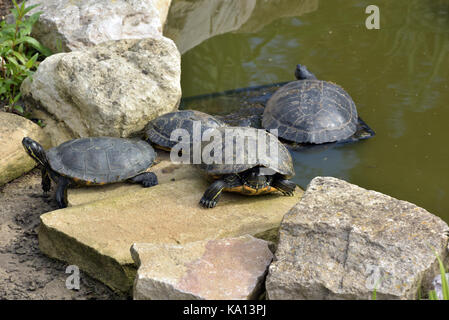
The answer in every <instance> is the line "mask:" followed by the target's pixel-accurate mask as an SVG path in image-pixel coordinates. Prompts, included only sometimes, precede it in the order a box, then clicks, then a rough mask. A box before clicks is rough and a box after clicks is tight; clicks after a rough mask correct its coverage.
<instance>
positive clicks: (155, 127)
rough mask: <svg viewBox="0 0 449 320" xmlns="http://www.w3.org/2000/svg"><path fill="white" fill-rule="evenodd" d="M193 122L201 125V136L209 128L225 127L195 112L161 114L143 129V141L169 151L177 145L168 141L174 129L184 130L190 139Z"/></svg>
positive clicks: (202, 113)
mask: <svg viewBox="0 0 449 320" xmlns="http://www.w3.org/2000/svg"><path fill="white" fill-rule="evenodd" d="M195 121H198V122H199V123H200V124H201V136H202V135H203V133H204V131H205V130H207V129H209V128H217V127H221V126H225V124H224V123H223V122H222V121H220V120H218V119H216V118H215V117H213V116H211V115H209V114H207V113H204V112H201V111H197V110H179V111H175V112H169V113H166V114H163V115H162V116H159V117H157V118H155V119H153V120H151V121H150V122H148V123H147V125H146V126H145V129H144V131H145V140H147V142H148V143H150V144H152V145H154V147H156V148H158V149H162V150H165V151H170V150H171V149H172V148H173V147H174V146H175V145H176V144H177V143H178V141H176V140H171V139H170V136H171V134H172V132H173V131H174V130H176V129H185V130H187V133H188V134H189V135H190V136H191V137H192V136H193V134H194V132H193V124H194V122H195Z"/></svg>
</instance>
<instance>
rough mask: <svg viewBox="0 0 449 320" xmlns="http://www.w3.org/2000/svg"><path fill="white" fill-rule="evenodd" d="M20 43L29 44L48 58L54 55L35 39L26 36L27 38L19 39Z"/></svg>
mask: <svg viewBox="0 0 449 320" xmlns="http://www.w3.org/2000/svg"><path fill="white" fill-rule="evenodd" d="M19 41H20V42H25V43H27V44H29V45H30V46H32V47H33V48H34V49H36V50H39V52H40V53H42V54H43V55H44V56H46V57H48V56H50V55H51V54H52V52H51V50H50V49H48V48H47V47H46V46H44V45H42V44H40V43H39V41H37V40H36V39H34V38H32V37H29V36H25V37H23V38H21V39H19Z"/></svg>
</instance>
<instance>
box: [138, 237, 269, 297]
mask: <svg viewBox="0 0 449 320" xmlns="http://www.w3.org/2000/svg"><path fill="white" fill-rule="evenodd" d="M131 255H132V257H133V259H134V261H135V262H136V264H137V265H138V266H139V269H138V270H137V275H136V279H135V281H134V294H133V297H134V299H136V300H161V299H171V300H173V299H180V300H185V299H207V300H217V299H226V300H246V299H256V298H257V297H258V296H259V295H260V292H261V289H262V287H263V286H262V283H263V280H264V279H265V275H266V272H267V268H268V265H269V264H270V262H271V260H272V258H273V254H272V253H271V251H270V249H269V248H268V242H266V241H264V240H261V239H256V238H254V237H252V236H249V235H246V236H241V237H238V238H226V239H218V240H205V241H198V242H190V243H186V244H183V245H182V244H152V243H138V244H134V245H133V246H132V247H131Z"/></svg>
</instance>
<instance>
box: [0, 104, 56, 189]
mask: <svg viewBox="0 0 449 320" xmlns="http://www.w3.org/2000/svg"><path fill="white" fill-rule="evenodd" d="M24 137H30V138H32V139H34V140H37V141H39V142H40V143H41V144H42V145H43V146H44V147H49V144H50V141H49V139H48V136H47V135H46V134H45V133H44V132H43V131H42V129H41V128H40V127H39V126H38V125H37V124H35V123H33V122H32V121H30V120H28V119H25V118H24V117H21V116H18V115H15V114H12V113H7V112H0V186H1V185H2V184H5V183H7V182H9V181H11V180H13V179H15V178H17V177H20V176H21V175H22V174H24V173H26V172H28V171H30V170H31V169H33V168H34V167H35V166H36V162H35V161H34V160H33V159H32V158H31V157H30V156H29V155H28V153H26V151H25V149H24V148H23V147H22V139H23V138H24Z"/></svg>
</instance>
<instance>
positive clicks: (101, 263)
mask: <svg viewBox="0 0 449 320" xmlns="http://www.w3.org/2000/svg"><path fill="white" fill-rule="evenodd" d="M156 167H157V165H156V166H155V167H154V170H159V169H157V168H156ZM188 168H191V167H190V166H189V167H188ZM170 170H171V169H170ZM178 170H179V171H178ZM182 170H184V169H177V170H176V171H178V173H177V172H176V171H174V172H173V173H172V176H175V177H176V176H178V179H179V180H176V179H175V181H166V180H165V179H167V178H164V177H162V176H161V177H160V181H161V183H160V184H159V185H157V186H154V187H151V188H142V187H140V188H138V187H139V186H136V185H128V186H125V185H122V186H120V188H121V189H120V190H119V191H118V193H119V194H117V193H115V192H112V193H111V194H110V195H108V196H107V197H106V195H103V196H104V198H103V199H99V200H97V201H94V202H92V198H89V197H88V196H87V192H92V193H93V194H95V195H98V189H97V188H95V187H92V188H89V189H86V190H85V191H84V192H85V193H84V196H86V201H87V202H85V203H82V201H80V194H79V193H78V194H77V196H75V197H74V196H73V195H74V194H73V193H72V192H73V190H72V189H70V192H69V202H71V203H72V205H73V204H74V202H76V204H77V205H76V206H72V207H69V208H66V209H62V210H56V211H52V212H49V213H46V214H43V215H41V226H40V227H39V232H38V235H39V246H40V249H41V251H42V252H44V253H45V254H47V255H48V256H50V257H53V258H56V259H59V260H63V261H65V262H67V263H69V264H74V265H77V266H79V268H80V269H82V270H84V271H85V272H87V273H89V274H90V275H91V276H92V277H94V278H96V279H99V280H100V281H102V282H104V283H106V284H107V285H108V286H110V287H112V288H114V289H116V290H120V291H124V292H127V291H128V290H130V289H131V287H132V283H133V280H134V276H135V272H136V268H135V265H134V262H133V260H132V258H131V254H130V251H129V250H130V247H131V245H132V244H133V243H155V244H185V243H187V242H194V241H201V240H207V239H219V238H226V237H236V236H241V235H245V234H250V235H253V236H255V237H258V238H263V239H266V240H270V241H273V242H274V241H275V239H276V236H277V230H278V227H279V224H280V222H281V219H282V217H283V215H284V214H285V212H287V211H288V210H289V209H290V208H291V207H292V206H293V205H294V204H295V203H296V202H297V201H298V200H299V198H300V196H301V194H302V192H301V190H300V189H299V190H297V191H296V192H295V195H294V196H293V197H284V196H282V195H280V194H275V193H273V194H268V195H266V196H256V197H248V196H243V195H239V194H230V193H225V194H223V195H222V199H221V200H220V203H219V205H218V206H217V207H216V208H214V209H210V210H206V209H203V208H201V207H200V206H199V204H198V202H199V200H200V198H201V196H202V194H203V193H204V191H205V190H206V188H207V186H208V184H209V182H208V181H207V180H206V179H204V178H203V177H202V176H201V175H199V174H198V172H197V171H192V172H190V173H189V174H187V172H185V171H184V172H182ZM192 170H193V169H192ZM166 176H168V173H167V174H166ZM182 176H184V177H188V178H181V177H182ZM164 180H165V181H166V182H164ZM99 198H100V197H99ZM89 201H90V202H89Z"/></svg>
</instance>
